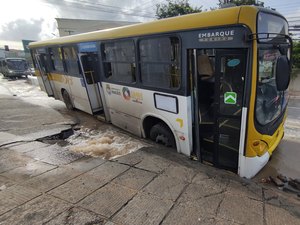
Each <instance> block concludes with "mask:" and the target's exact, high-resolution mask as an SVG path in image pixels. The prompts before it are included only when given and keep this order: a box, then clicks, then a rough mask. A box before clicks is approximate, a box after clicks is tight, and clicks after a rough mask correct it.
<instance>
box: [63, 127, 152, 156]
mask: <svg viewBox="0 0 300 225" xmlns="http://www.w3.org/2000/svg"><path fill="white" fill-rule="evenodd" d="M65 141H67V142H68V143H69V144H70V145H71V146H70V145H69V146H68V149H69V150H70V151H73V152H76V153H82V154H85V155H89V156H93V157H102V158H104V159H113V158H117V157H119V156H122V155H126V154H128V153H131V152H135V151H137V150H138V149H140V148H142V147H147V146H149V145H148V144H146V143H144V142H142V141H140V140H138V139H135V138H132V137H130V136H129V135H127V134H124V133H122V132H120V131H118V130H115V129H113V128H108V129H105V130H103V131H95V130H89V129H80V130H77V131H74V135H72V136H70V137H69V138H68V139H66V140H65Z"/></svg>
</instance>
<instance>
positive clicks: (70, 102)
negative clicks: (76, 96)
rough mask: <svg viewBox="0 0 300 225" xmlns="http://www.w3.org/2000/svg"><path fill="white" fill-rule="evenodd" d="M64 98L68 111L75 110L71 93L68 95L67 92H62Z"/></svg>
mask: <svg viewBox="0 0 300 225" xmlns="http://www.w3.org/2000/svg"><path fill="white" fill-rule="evenodd" d="M62 97H63V99H64V103H65V105H66V107H67V109H68V110H73V109H74V106H73V104H72V101H71V98H70V95H69V93H68V92H67V91H66V90H63V92H62Z"/></svg>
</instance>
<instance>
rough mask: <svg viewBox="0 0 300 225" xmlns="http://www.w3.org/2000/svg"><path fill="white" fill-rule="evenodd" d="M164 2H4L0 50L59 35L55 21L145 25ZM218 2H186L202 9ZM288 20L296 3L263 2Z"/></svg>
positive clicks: (299, 19) (296, 18) (297, 20)
mask: <svg viewBox="0 0 300 225" xmlns="http://www.w3.org/2000/svg"><path fill="white" fill-rule="evenodd" d="M164 2H166V0H121V1H120V0H26V1H24V0H23V1H22V0H4V1H2V4H1V9H2V10H1V13H0V48H3V46H4V45H6V44H8V45H9V46H10V48H21V46H22V45H21V44H20V42H21V40H45V39H51V38H55V37H56V36H57V35H58V31H57V29H56V21H55V18H71V19H92V20H97V19H99V20H117V21H131V22H146V21H151V20H154V19H155V9H156V4H159V3H164ZM218 2H219V1H218V0H189V3H190V4H191V5H192V6H193V7H200V6H202V9H203V10H210V8H211V7H217V3H218ZM263 2H264V3H265V7H271V8H275V9H276V10H277V11H279V12H280V13H281V14H283V15H284V16H285V17H287V19H288V20H289V21H290V24H292V25H297V24H298V25H300V1H299V0H285V1H283V0H264V1H263Z"/></svg>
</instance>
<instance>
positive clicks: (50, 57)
mask: <svg viewBox="0 0 300 225" xmlns="http://www.w3.org/2000/svg"><path fill="white" fill-rule="evenodd" d="M54 48H56V49H57V52H58V54H59V51H58V49H60V51H61V55H62V59H61V63H62V68H63V71H60V70H57V69H56V67H55V63H54V60H53V59H52V56H51V52H52V54H53V49H54ZM47 56H48V61H49V65H50V73H58V74H65V73H67V72H66V67H65V63H64V61H65V60H64V54H63V50H62V46H60V45H52V46H49V47H48V48H47ZM59 58H60V57H59Z"/></svg>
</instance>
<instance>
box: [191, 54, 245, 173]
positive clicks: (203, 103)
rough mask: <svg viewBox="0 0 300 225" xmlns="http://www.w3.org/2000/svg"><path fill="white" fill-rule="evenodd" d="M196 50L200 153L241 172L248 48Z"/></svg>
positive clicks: (210, 159) (215, 162)
mask: <svg viewBox="0 0 300 225" xmlns="http://www.w3.org/2000/svg"><path fill="white" fill-rule="evenodd" d="M194 53H195V54H196V60H197V61H196V70H195V74H196V77H195V79H194V80H195V81H197V85H196V88H197V90H196V94H197V98H196V99H197V101H198V102H197V104H196V105H197V106H198V108H197V110H195V111H197V114H198V115H197V117H198V120H199V121H197V124H198V126H196V127H198V128H197V129H199V131H198V132H196V133H198V135H199V140H198V143H199V145H200V148H199V149H198V151H200V152H198V154H197V155H200V158H201V160H202V161H207V162H210V163H212V164H213V165H214V166H216V167H221V168H226V169H229V170H232V171H234V172H237V170H238V159H239V151H240V148H239V144H240V132H241V116H242V103H243V93H244V80H245V75H246V51H245V50H243V49H240V50H238V49H232V50H225V49H224V50H223V49H214V50H213V51H210V52H207V53H205V52H204V51H202V52H201V50H194Z"/></svg>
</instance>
